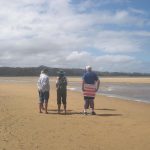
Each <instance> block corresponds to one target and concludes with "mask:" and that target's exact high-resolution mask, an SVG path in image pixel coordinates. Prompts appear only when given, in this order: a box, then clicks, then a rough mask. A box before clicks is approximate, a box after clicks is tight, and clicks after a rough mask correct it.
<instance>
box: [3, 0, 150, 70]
mask: <svg viewBox="0 0 150 150" xmlns="http://www.w3.org/2000/svg"><path fill="white" fill-rule="evenodd" d="M70 2H71V0H53V1H48V0H43V1H41V0H36V1H35V0H21V1H20V0H7V1H6V0H1V1H0V32H1V34H0V53H1V56H0V63H1V66H3V65H4V66H38V65H42V64H43V65H47V66H52V67H53V66H55V67H81V68H83V67H84V66H85V65H86V64H89V63H91V62H92V63H93V66H94V67H95V68H96V69H101V68H105V69H109V63H111V62H109V61H108V60H109V59H111V60H113V62H114V63H117V64H118V67H112V70H113V69H114V70H115V68H117V69H116V70H119V66H122V65H123V61H126V60H128V61H129V62H132V64H136V59H135V58H134V59H133V58H132V57H130V56H129V55H130V54H134V53H136V52H140V51H143V45H144V44H145V43H144V42H143V39H144V40H146V41H149V38H150V32H148V31H146V30H140V31H139V30H134V31H131V30H130V31H129V30H128V26H133V27H135V28H136V27H137V28H138V27H139V26H140V27H141V26H142V27H143V25H144V24H146V25H148V20H147V19H146V18H144V17H143V16H144V15H145V13H143V11H142V10H138V9H134V8H132V7H131V8H130V9H123V10H120V9H116V10H115V11H111V10H108V9H105V10H101V9H95V10H93V9H94V8H95V7H96V8H98V7H102V6H103V5H107V4H110V3H116V4H117V3H124V2H123V0H113V1H111V0H107V1H105V2H104V1H102V0H101V1H92V0H88V1H82V2H83V3H80V4H81V7H82V8H81V7H80V8H76V7H74V4H73V3H70ZM95 2H98V3H95ZM126 2H127V3H128V1H126ZM91 8H93V9H92V11H85V10H87V9H91ZM79 9H82V10H83V12H82V13H80V11H79ZM109 25H110V26H115V28H117V27H118V28H119V30H114V29H113V28H112V27H110V28H109V29H107V28H105V26H109ZM124 28H125V29H124ZM126 28H127V30H126ZM147 43H148V42H147ZM93 50H95V51H96V52H94V51H93ZM101 52H102V53H104V54H102V55H101ZM112 54H115V55H116V56H114V55H112ZM99 55H101V56H99ZM99 62H101V64H103V66H100V67H98V66H99V65H98V64H99ZM119 62H120V65H119ZM133 62H134V63H133ZM107 63H108V65H107ZM128 70H129V69H128Z"/></svg>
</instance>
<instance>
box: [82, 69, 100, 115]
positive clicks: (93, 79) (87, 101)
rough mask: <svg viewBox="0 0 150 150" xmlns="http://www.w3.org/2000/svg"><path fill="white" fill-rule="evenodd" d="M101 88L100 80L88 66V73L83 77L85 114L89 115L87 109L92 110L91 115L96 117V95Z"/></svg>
mask: <svg viewBox="0 0 150 150" xmlns="http://www.w3.org/2000/svg"><path fill="white" fill-rule="evenodd" d="M99 86H100V80H99V78H98V76H97V75H96V73H95V72H93V71H92V67H91V66H86V72H85V73H84V75H83V81H82V91H83V95H84V114H85V115H87V109H88V108H89V106H90V108H91V109H92V111H91V114H92V115H96V113H95V111H94V99H95V94H96V92H97V91H98V89H99Z"/></svg>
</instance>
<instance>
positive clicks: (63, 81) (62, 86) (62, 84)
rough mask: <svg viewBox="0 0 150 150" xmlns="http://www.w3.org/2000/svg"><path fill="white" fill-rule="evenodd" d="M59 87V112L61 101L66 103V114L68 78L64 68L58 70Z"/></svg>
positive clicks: (57, 82)
mask: <svg viewBox="0 0 150 150" xmlns="http://www.w3.org/2000/svg"><path fill="white" fill-rule="evenodd" d="M56 88H57V105H58V113H60V108H61V103H63V105H64V112H65V114H66V105H67V102H66V99H67V78H66V76H65V73H64V71H63V70H61V71H60V72H58V78H57V81H56Z"/></svg>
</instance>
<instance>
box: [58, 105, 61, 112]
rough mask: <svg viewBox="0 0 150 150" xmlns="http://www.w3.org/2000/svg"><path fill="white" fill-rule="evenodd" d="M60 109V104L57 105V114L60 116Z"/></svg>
mask: <svg viewBox="0 0 150 150" xmlns="http://www.w3.org/2000/svg"><path fill="white" fill-rule="evenodd" d="M60 107H61V104H58V113H59V114H60Z"/></svg>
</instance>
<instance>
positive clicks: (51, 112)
mask: <svg viewBox="0 0 150 150" xmlns="http://www.w3.org/2000/svg"><path fill="white" fill-rule="evenodd" d="M95 110H103V111H116V109H108V108H102V109H95ZM48 114H53V115H83V112H77V111H73V110H67V112H66V114H65V113H64V112H63V110H62V109H61V110H60V113H59V114H58V110H57V109H48ZM88 115H90V113H88ZM94 116H101V117H111V116H122V114H117V113H98V112H97V113H96V115H94Z"/></svg>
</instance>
